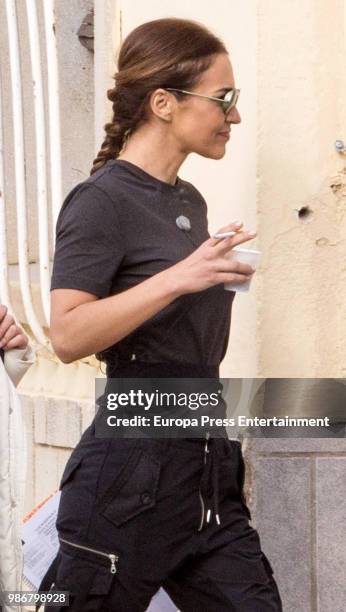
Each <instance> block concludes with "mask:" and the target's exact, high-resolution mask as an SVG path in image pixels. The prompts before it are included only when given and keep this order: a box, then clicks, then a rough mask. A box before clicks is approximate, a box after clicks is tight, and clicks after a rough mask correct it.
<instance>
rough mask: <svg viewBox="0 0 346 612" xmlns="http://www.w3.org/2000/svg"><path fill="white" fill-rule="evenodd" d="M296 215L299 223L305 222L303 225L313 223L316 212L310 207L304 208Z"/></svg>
mask: <svg viewBox="0 0 346 612" xmlns="http://www.w3.org/2000/svg"><path fill="white" fill-rule="evenodd" d="M296 213H297V218H298V219H299V221H303V223H307V222H308V221H311V220H312V217H313V216H314V211H313V210H312V209H311V208H310V207H309V206H302V207H301V208H299V209H298V210H296Z"/></svg>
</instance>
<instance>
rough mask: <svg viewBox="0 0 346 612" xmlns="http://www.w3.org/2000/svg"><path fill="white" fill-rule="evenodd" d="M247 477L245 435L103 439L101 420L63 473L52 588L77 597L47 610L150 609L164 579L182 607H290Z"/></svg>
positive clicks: (239, 611) (251, 611)
mask: <svg viewBox="0 0 346 612" xmlns="http://www.w3.org/2000/svg"><path fill="white" fill-rule="evenodd" d="M243 479H244V463H243V459H242V453H241V448H240V444H239V442H236V441H230V440H228V439H224V438H211V439H210V440H209V441H205V440H202V439H161V440H153V439H135V438H134V439H125V438H124V439H100V438H96V437H95V435H94V426H93V425H91V426H90V427H89V429H87V430H86V432H84V434H83V436H82V439H81V441H80V442H79V444H78V446H77V447H76V449H75V450H74V452H73V453H72V455H71V457H70V459H69V461H68V463H67V465H66V468H65V471H64V474H63V477H62V481H61V489H62V494H61V501H60V506H59V512H58V519H57V528H58V532H59V537H60V544H61V545H60V550H59V553H58V557H57V559H56V564H55V567H56V571H55V572H54V576H53V582H54V586H53V588H52V590H53V591H56V590H66V591H69V592H70V605H69V607H68V608H66V607H65V608H64V607H62V608H60V607H50V606H46V607H45V611H46V612H59V611H60V610H61V612H62V611H63V610H67V609H68V610H70V611H71V612H72V611H73V612H125V611H126V612H144V611H145V610H146V608H147V607H148V606H149V603H150V600H151V598H152V597H153V595H154V594H155V592H156V591H157V590H158V589H159V587H160V586H162V587H163V588H164V589H165V590H166V592H167V593H168V594H169V596H170V597H171V599H172V600H173V602H174V603H175V604H176V606H177V608H179V610H181V612H195V611H196V612H197V611H198V612H226V611H227V612H231V611H232V612H280V611H281V610H282V606H281V601H280V596H279V593H278V590H277V587H276V584H275V581H274V579H273V576H272V569H271V567H270V565H269V562H268V560H267V559H266V557H265V555H264V554H263V553H262V551H261V547H260V541H259V537H258V534H257V532H256V531H255V530H254V529H253V528H252V527H251V526H250V525H249V520H248V519H249V511H248V509H247V507H246V505H245V503H244V501H243V498H242V485H243ZM46 588H47V585H46Z"/></svg>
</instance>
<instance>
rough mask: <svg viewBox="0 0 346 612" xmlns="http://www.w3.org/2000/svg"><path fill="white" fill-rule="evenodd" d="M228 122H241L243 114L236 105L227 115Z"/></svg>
mask: <svg viewBox="0 0 346 612" xmlns="http://www.w3.org/2000/svg"><path fill="white" fill-rule="evenodd" d="M226 121H227V122H228V123H241V116H240V114H239V111H238V109H237V107H236V106H233V107H232V108H231V109H230V110H229V111H228V113H227V115H226Z"/></svg>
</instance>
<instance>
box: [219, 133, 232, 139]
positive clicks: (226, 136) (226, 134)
mask: <svg viewBox="0 0 346 612" xmlns="http://www.w3.org/2000/svg"><path fill="white" fill-rule="evenodd" d="M230 134H231V132H230V131H227V132H219V133H218V136H223V138H227V139H228V138H229V137H230Z"/></svg>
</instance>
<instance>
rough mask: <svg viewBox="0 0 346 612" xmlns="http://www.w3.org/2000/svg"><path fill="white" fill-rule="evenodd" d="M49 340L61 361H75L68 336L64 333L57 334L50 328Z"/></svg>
mask: <svg viewBox="0 0 346 612" xmlns="http://www.w3.org/2000/svg"><path fill="white" fill-rule="evenodd" d="M50 340H51V343H52V346H53V349H54V352H55V354H56V355H57V357H59V359H60V361H62V363H73V362H74V361H76V356H75V354H74V352H73V351H72V347H71V346H70V345H69V342H68V338H67V337H66V335H65V334H63V333H62V334H58V333H56V332H54V331H52V329H51V330H50Z"/></svg>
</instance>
